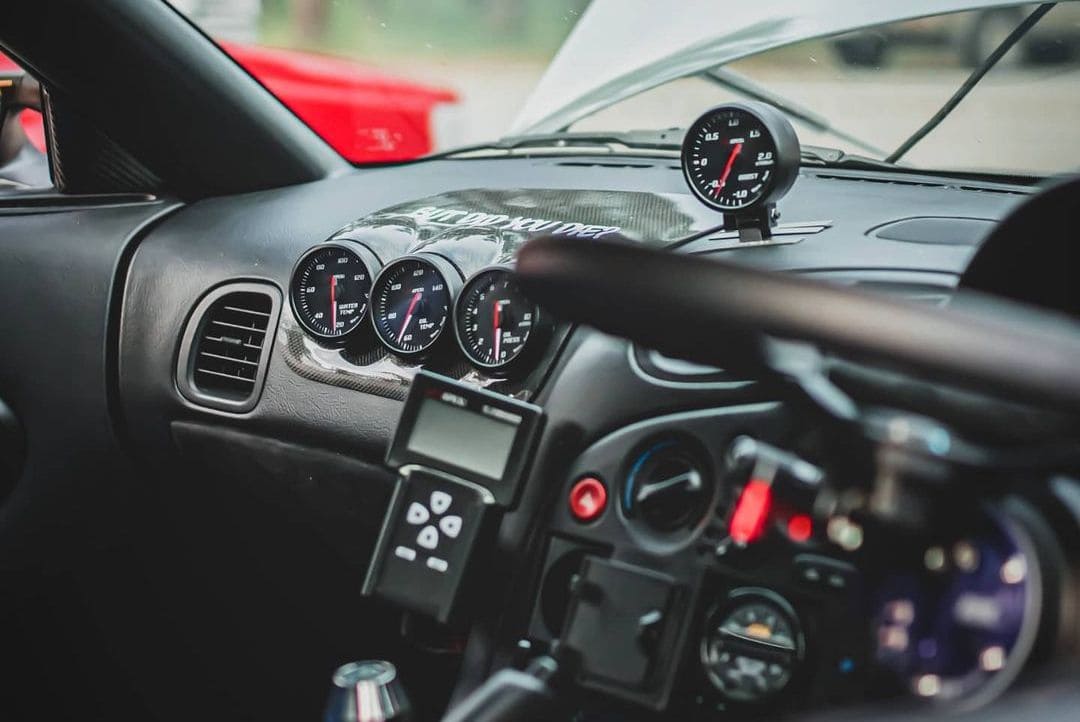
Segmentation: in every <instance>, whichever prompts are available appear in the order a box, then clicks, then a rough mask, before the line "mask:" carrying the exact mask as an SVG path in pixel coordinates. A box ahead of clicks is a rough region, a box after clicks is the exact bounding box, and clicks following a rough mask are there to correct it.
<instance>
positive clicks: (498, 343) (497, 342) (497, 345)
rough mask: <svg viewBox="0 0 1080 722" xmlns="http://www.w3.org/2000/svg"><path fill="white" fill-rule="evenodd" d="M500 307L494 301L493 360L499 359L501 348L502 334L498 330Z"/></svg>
mask: <svg viewBox="0 0 1080 722" xmlns="http://www.w3.org/2000/svg"><path fill="white" fill-rule="evenodd" d="M500 308H502V306H501V305H500V304H499V302H498V301H496V302H495V360H496V361H498V360H499V351H500V350H501V349H500V347H501V346H502V338H501V336H502V334H501V333H500V332H499V309H500Z"/></svg>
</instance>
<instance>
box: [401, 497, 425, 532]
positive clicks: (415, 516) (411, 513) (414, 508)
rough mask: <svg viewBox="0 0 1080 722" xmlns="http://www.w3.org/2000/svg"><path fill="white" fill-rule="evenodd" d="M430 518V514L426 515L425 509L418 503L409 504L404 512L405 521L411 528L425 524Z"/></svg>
mask: <svg viewBox="0 0 1080 722" xmlns="http://www.w3.org/2000/svg"><path fill="white" fill-rule="evenodd" d="M430 518H431V514H429V513H428V510H427V508H426V507H425V506H424V505H423V504H421V503H420V502H418V501H414V502H413V503H412V504H409V510H408V511H407V512H405V521H406V522H408V523H409V524H412V525H413V526H420V525H421V524H427V521H428V519H430Z"/></svg>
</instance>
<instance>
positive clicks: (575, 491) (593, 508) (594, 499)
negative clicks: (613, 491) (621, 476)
mask: <svg viewBox="0 0 1080 722" xmlns="http://www.w3.org/2000/svg"><path fill="white" fill-rule="evenodd" d="M605 506H607V489H606V488H604V484H603V482H601V481H600V480H599V479H594V478H593V477H591V476H586V477H584V478H582V479H579V480H578V482H577V483H576V484H574V486H573V487H572V488H571V489H570V513H571V514H573V515H574V518H575V519H577V520H578V521H592V520H593V519H595V518H596V517H598V516H600V514H601V513H603V511H604V507H605Z"/></svg>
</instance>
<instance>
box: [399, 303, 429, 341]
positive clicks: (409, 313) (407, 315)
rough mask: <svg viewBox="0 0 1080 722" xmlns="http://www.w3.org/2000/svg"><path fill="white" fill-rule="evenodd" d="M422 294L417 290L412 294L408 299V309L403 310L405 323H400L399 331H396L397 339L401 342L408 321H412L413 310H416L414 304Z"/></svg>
mask: <svg viewBox="0 0 1080 722" xmlns="http://www.w3.org/2000/svg"><path fill="white" fill-rule="evenodd" d="M423 295H424V294H423V293H421V292H420V291H417V292H416V293H414V294H413V295H412V300H411V301H409V310H408V311H406V312H405V323H403V324H401V331H399V332H398V335H397V340H398V343H401V339H402V337H404V336H405V329H407V328H408V327H409V322H410V321H412V314H413V311H415V310H416V304H418V303H420V297H421V296H423Z"/></svg>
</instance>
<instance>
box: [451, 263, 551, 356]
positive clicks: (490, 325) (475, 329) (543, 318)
mask: <svg viewBox="0 0 1080 722" xmlns="http://www.w3.org/2000/svg"><path fill="white" fill-rule="evenodd" d="M549 327H550V324H549V322H548V318H547V314H546V312H544V311H543V310H542V309H540V307H538V306H537V305H536V304H534V303H533V302H532V301H530V300H529V299H528V298H526V297H525V294H523V293H522V292H521V289H520V288H518V285H517V281H516V280H515V278H514V273H513V271H512V270H511V269H510V268H508V267H505V266H492V267H489V268H485V269H482V270H480V271H479V272H478V273H476V275H474V276H473V277H472V278H470V279H469V281H468V282H467V283H466V284H465V288H464V290H462V292H461V295H460V297H459V298H458V301H457V305H456V306H455V308H454V332H455V333H456V334H457V339H458V343H459V344H460V345H461V350H462V352H463V353H464V354H465V356H466V358H468V359H469V362H470V363H472V364H473V365H474V366H476V367H477V368H479V369H480V370H481V371H484V372H485V373H489V374H493V375H499V376H504V375H507V374H508V373H510V372H512V371H513V370H515V369H522V368H523V366H524V362H526V361H528V360H529V359H530V358H535V352H536V351H538V350H540V349H541V348H542V347H543V346H544V342H545V337H546V336H547V335H548V331H549Z"/></svg>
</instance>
